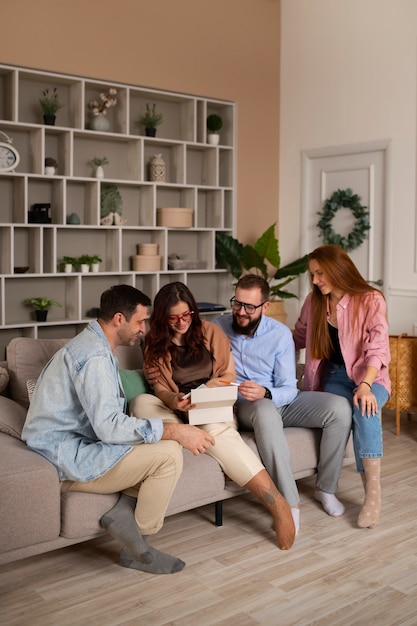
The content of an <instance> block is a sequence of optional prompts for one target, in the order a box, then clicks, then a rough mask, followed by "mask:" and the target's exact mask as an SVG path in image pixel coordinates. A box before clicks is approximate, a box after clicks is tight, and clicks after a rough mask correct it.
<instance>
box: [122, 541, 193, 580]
mask: <svg viewBox="0 0 417 626" xmlns="http://www.w3.org/2000/svg"><path fill="white" fill-rule="evenodd" d="M149 550H150V552H151V553H152V557H153V559H152V563H146V564H145V563H141V562H139V561H135V560H134V559H132V558H130V557H129V556H128V555H127V554H126V553H125V552H124V551H123V549H122V550H121V552H120V565H122V566H123V567H130V568H131V569H138V570H140V571H141V572H148V573H149V574H175V573H176V572H180V571H181V570H182V569H183V568H184V567H185V563H184V561H181V559H177V558H176V557H175V556H171V555H170V554H165V553H164V552H159V550H156V549H155V548H153V547H152V546H151V545H150V544H149Z"/></svg>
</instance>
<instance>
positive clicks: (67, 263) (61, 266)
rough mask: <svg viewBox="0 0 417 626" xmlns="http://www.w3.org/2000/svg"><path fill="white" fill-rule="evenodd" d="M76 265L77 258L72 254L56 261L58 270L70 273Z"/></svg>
mask: <svg viewBox="0 0 417 626" xmlns="http://www.w3.org/2000/svg"><path fill="white" fill-rule="evenodd" d="M77 265H78V259H77V258H76V257H73V256H64V257H62V261H61V262H60V263H58V270H59V271H61V272H65V273H66V274H70V273H71V272H72V271H73V269H74V268H75V267H77Z"/></svg>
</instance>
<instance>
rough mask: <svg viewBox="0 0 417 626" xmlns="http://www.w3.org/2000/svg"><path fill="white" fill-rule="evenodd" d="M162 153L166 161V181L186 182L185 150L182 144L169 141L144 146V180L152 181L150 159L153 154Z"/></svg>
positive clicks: (178, 183)
mask: <svg viewBox="0 0 417 626" xmlns="http://www.w3.org/2000/svg"><path fill="white" fill-rule="evenodd" d="M156 154H160V155H161V156H162V158H163V159H164V161H165V181H164V182H165V183H175V184H177V185H184V184H185V169H184V164H185V150H184V146H183V145H180V144H169V143H167V142H155V143H151V144H150V143H149V142H148V141H145V146H144V172H143V180H147V181H150V180H151V178H150V172H149V168H150V161H151V159H152V157H153V156H155V155H156Z"/></svg>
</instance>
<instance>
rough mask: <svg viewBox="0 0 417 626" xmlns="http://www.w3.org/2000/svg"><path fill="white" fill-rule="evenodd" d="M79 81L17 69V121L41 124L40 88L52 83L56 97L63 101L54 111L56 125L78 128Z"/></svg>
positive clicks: (46, 87) (51, 86)
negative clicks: (55, 111)
mask: <svg viewBox="0 0 417 626" xmlns="http://www.w3.org/2000/svg"><path fill="white" fill-rule="evenodd" d="M81 86H82V82H81V81H80V80H77V79H71V78H69V77H67V76H62V75H59V76H58V75H53V74H43V73H39V72H36V73H34V72H33V73H32V72H30V71H20V72H19V114H18V115H19V122H23V123H29V124H43V114H42V109H41V107H40V104H39V100H40V98H42V92H43V91H44V90H45V89H49V92H51V91H53V90H54V88H55V87H56V89H57V93H58V99H59V101H60V102H61V103H62V104H63V105H64V106H63V107H62V108H61V109H59V111H57V114H56V125H57V126H61V127H75V128H79V122H80V115H79V102H80V101H81Z"/></svg>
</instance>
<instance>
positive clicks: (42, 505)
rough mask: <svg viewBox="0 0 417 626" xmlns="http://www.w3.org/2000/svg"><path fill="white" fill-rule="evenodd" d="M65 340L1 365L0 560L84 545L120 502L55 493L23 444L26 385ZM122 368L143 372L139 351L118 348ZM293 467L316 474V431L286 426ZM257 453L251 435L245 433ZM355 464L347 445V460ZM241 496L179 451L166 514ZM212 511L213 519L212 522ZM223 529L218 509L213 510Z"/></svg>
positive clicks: (28, 345) (213, 468) (39, 343)
mask: <svg viewBox="0 0 417 626" xmlns="http://www.w3.org/2000/svg"><path fill="white" fill-rule="evenodd" d="M66 341H67V339H31V338H27V337H19V338H16V339H12V341H11V342H10V344H9V345H8V348H7V361H3V362H0V367H3V368H5V369H6V370H7V372H6V373H5V372H4V371H3V374H4V375H6V376H7V373H8V377H9V383H8V385H7V387H6V389H5V390H4V391H3V392H2V394H1V395H0V528H1V533H0V563H7V562H10V561H14V560H17V559H21V558H25V557H28V556H31V555H35V554H40V553H43V552H47V551H50V550H55V549H57V548H61V547H64V546H69V545H71V544H75V543H79V542H81V541H87V540H88V539H92V538H94V537H97V536H98V535H100V534H102V533H103V530H102V528H101V527H100V524H99V520H100V518H101V517H102V516H103V515H104V514H105V513H106V512H107V511H108V510H109V509H111V508H112V507H113V506H114V504H115V503H116V502H117V499H118V497H119V495H118V494H111V495H98V494H84V493H68V494H61V493H60V485H59V480H58V474H57V472H56V470H55V468H54V466H53V465H51V463H49V462H48V461H47V460H46V459H44V458H43V457H42V456H40V455H39V454H37V453H35V452H33V451H32V450H30V449H29V448H27V446H26V445H25V443H24V442H22V441H21V439H20V434H21V430H22V427H23V424H24V421H25V417H26V412H27V407H28V404H29V399H28V394H27V389H26V382H27V381H28V380H34V379H36V378H37V377H38V376H39V373H40V371H41V369H42V367H43V366H44V365H45V364H46V363H47V361H48V360H49V358H50V357H51V356H52V355H53V354H54V352H55V351H56V350H57V349H59V348H60V347H61V346H62V345H63V344H64V343H65V342H66ZM118 357H119V360H120V365H121V367H122V368H124V369H136V368H137V367H140V363H139V362H138V358H139V357H138V351H137V350H136V351H134V350H133V349H131V348H123V349H120V351H119V353H118ZM285 433H286V437H287V439H288V443H289V446H290V450H291V459H292V469H293V473H294V476H295V478H296V479H299V478H303V477H306V476H311V475H312V474H314V473H315V472H316V467H317V458H318V445H319V438H320V431H319V430H313V429H304V428H287V429H286V430H285ZM242 436H243V437H244V439H245V441H246V442H247V443H248V445H250V446H251V448H253V449H254V450H255V451H256V446H255V443H254V439H253V435H252V434H250V433H242ZM351 462H353V449H352V444H351V441H350V442H349V444H348V446H347V449H346V457H345V463H351ZM241 493H243V490H242V489H240V488H239V487H238V486H237V485H235V484H234V483H230V481H226V480H225V476H224V474H223V472H222V470H221V469H220V466H219V465H218V464H217V462H216V461H214V460H213V459H212V458H211V457H209V456H207V455H200V456H193V455H192V454H191V453H190V452H189V451H188V450H184V471H183V473H182V475H181V478H180V480H179V482H178V485H177V487H176V489H175V492H174V494H173V497H172V500H171V503H170V505H169V508H168V512H167V515H174V514H176V513H179V512H181V511H186V510H189V509H194V508H196V507H200V506H203V505H207V504H211V503H221V502H222V501H223V500H225V499H227V498H231V497H233V496H236V495H239V494H241ZM215 512H216V514H217V518H215V517H214V515H215ZM213 520H216V522H217V524H221V504H217V508H216V509H213Z"/></svg>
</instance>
